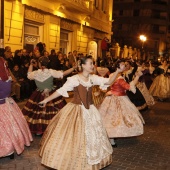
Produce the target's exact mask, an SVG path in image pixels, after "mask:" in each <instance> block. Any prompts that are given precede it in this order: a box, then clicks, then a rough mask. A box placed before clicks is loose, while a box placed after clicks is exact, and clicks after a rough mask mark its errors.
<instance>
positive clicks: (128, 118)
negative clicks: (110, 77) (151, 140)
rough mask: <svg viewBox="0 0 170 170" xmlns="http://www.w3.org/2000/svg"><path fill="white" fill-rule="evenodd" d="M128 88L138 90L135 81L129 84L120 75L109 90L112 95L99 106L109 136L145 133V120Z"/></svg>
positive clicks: (133, 90) (128, 135)
mask: <svg viewBox="0 0 170 170" xmlns="http://www.w3.org/2000/svg"><path fill="white" fill-rule="evenodd" d="M126 90H130V91H132V92H133V93H135V92H136V88H135V86H134V84H133V81H132V82H131V83H130V84H128V83H126V81H125V80H124V78H123V77H122V76H119V77H118V78H117V80H116V81H115V82H114V83H113V85H112V86H111V91H109V92H108V93H109V94H110V95H109V96H106V97H105V99H104V101H103V102H102V104H101V106H100V107H99V112H100V114H101V116H102V120H103V124H104V127H105V128H106V131H107V133H108V136H109V138H117V137H131V136H139V135H142V134H143V123H144V120H143V118H142V115H141V114H140V113H139V111H138V109H137V108H136V107H135V105H134V104H133V103H132V102H131V101H130V100H129V98H128V97H127V95H126Z"/></svg>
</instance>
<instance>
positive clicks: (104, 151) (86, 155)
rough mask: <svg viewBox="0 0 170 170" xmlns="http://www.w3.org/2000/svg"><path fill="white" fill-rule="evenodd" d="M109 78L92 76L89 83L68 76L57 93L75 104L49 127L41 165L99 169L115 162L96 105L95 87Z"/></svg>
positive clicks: (44, 140) (54, 119)
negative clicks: (93, 94)
mask: <svg viewBox="0 0 170 170" xmlns="http://www.w3.org/2000/svg"><path fill="white" fill-rule="evenodd" d="M108 80H109V79H108V78H103V77H99V76H97V75H90V76H89V80H88V82H84V81H83V80H81V78H80V76H79V75H75V76H72V77H69V78H68V80H67V82H66V83H65V84H64V86H63V87H61V88H60V89H58V90H57V92H58V93H59V94H61V95H62V96H65V97H68V94H67V91H72V90H73V91H74V97H73V100H72V102H70V103H68V104H67V105H66V106H65V107H64V108H62V109H61V110H60V111H59V113H58V114H57V115H56V116H55V117H54V118H53V119H52V121H51V122H50V124H49V126H48V127H47V129H46V131H45V133H44V135H43V138H42V142H41V148H40V156H41V157H42V161H41V163H42V164H44V165H46V166H48V167H51V168H54V169H58V170H73V169H74V170H80V169H81V170H98V169H102V168H103V167H105V166H107V165H109V164H110V163H111V161H112V151H113V150H112V146H111V144H110V142H109V140H108V137H107V133H106V130H105V128H104V127H103V124H102V120H101V117H100V114H99V112H98V110H97V109H96V107H95V106H94V105H93V100H92V87H93V85H99V86H100V88H101V89H103V90H105V89H106V86H105V85H104V84H105V83H106V82H108Z"/></svg>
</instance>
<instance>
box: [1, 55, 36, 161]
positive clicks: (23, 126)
mask: <svg viewBox="0 0 170 170" xmlns="http://www.w3.org/2000/svg"><path fill="white" fill-rule="evenodd" d="M0 68H1V71H0V157H5V156H10V158H11V159H12V158H14V152H15V151H16V153H17V154H21V153H22V152H23V151H24V146H25V145H26V146H30V142H31V141H32V140H33V139H32V136H31V133H30V130H29V127H28V124H27V122H26V120H25V118H24V116H23V114H22V112H21V110H20V109H19V107H18V106H17V104H16V103H15V101H14V100H13V99H12V98H10V97H9V95H10V93H11V76H10V72H9V70H8V68H7V66H6V64H5V61H4V59H3V58H2V57H0Z"/></svg>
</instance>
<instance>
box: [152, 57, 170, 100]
mask: <svg viewBox="0 0 170 170" xmlns="http://www.w3.org/2000/svg"><path fill="white" fill-rule="evenodd" d="M154 73H155V74H157V77H156V78H155V79H154V81H153V83H152V85H151V87H150V89H149V92H150V93H151V94H152V95H153V96H154V97H157V98H158V99H159V100H160V101H163V100H165V99H166V98H169V97H170V76H169V75H170V66H169V64H168V63H167V61H166V60H164V61H163V62H162V65H160V66H159V67H158V68H157V69H155V72H154Z"/></svg>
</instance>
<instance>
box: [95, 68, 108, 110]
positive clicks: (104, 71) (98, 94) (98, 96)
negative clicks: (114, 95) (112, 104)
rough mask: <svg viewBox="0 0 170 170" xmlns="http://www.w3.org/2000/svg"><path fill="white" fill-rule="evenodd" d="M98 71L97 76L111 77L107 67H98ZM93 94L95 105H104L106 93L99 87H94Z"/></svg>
mask: <svg viewBox="0 0 170 170" xmlns="http://www.w3.org/2000/svg"><path fill="white" fill-rule="evenodd" d="M96 71H97V75H99V76H102V77H106V76H107V75H108V76H109V73H110V72H109V69H108V68H106V67H97V69H96ZM92 94H93V95H92V96H93V101H94V105H95V106H96V107H98V106H99V105H100V104H101V103H102V101H103V99H104V97H105V94H106V92H104V91H102V90H101V89H100V88H99V86H93V90H92Z"/></svg>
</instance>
